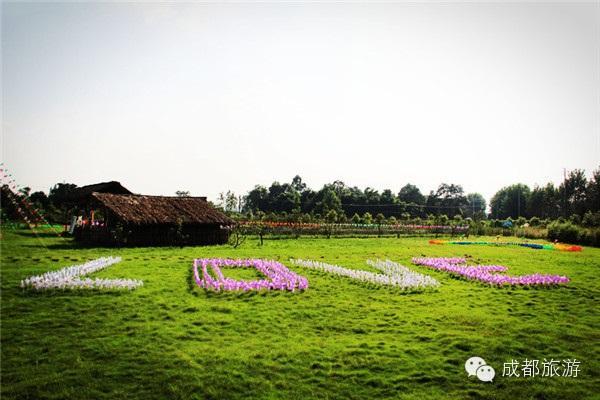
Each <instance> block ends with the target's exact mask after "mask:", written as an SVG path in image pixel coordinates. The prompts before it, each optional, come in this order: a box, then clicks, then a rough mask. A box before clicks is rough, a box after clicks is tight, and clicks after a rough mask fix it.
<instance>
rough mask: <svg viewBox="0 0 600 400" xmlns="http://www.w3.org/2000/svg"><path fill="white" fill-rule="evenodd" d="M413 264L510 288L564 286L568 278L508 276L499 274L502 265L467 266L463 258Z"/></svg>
mask: <svg viewBox="0 0 600 400" xmlns="http://www.w3.org/2000/svg"><path fill="white" fill-rule="evenodd" d="M412 262H413V264H416V265H422V266H425V267H428V268H433V269H437V270H440V271H447V272H450V273H451V274H453V275H457V276H461V277H464V278H466V279H469V280H474V281H479V282H483V283H487V284H490V285H497V286H503V285H510V286H539V285H544V286H550V285H559V284H566V283H568V282H569V278H567V277H566V276H561V275H545V274H532V275H522V276H510V275H503V274H499V273H498V272H506V271H507V270H508V268H507V267H504V266H502V265H475V266H468V265H467V262H466V260H465V259H464V258H432V257H426V258H418V257H415V258H413V259H412Z"/></svg>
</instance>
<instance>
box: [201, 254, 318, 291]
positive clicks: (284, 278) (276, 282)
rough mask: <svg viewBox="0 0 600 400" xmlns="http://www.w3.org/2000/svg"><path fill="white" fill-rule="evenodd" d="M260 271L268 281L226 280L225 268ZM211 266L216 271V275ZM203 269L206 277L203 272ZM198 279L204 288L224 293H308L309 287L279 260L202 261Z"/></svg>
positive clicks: (218, 259) (205, 259) (213, 259)
mask: <svg viewBox="0 0 600 400" xmlns="http://www.w3.org/2000/svg"><path fill="white" fill-rule="evenodd" d="M222 266H223V267H238V268H240V267H241V268H256V269H257V270H258V271H260V272H262V273H263V274H264V275H265V276H266V277H267V278H268V279H259V280H254V281H238V280H235V279H232V278H225V276H224V275H223V272H221V267H222ZM209 267H210V269H211V270H212V272H213V275H214V276H212V275H211V274H210V272H209ZM199 268H200V269H201V270H202V276H200V275H201V274H200V271H199V270H198V269H199ZM193 271H194V280H195V281H196V283H197V284H198V286H200V287H201V288H205V289H213V290H216V291H220V290H228V291H234V290H242V291H248V290H260V289H265V290H289V291H292V292H293V291H295V290H304V289H306V288H308V279H306V278H305V277H303V276H300V275H297V274H296V273H294V272H292V271H290V270H289V269H287V268H286V267H285V266H284V265H283V264H281V263H279V262H277V261H266V260H260V259H250V260H231V259H223V258H198V259H196V260H194V265H193Z"/></svg>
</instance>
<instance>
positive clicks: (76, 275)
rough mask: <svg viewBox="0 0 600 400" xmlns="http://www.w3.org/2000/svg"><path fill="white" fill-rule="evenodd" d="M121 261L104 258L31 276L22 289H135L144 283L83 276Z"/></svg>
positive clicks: (22, 284)
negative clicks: (83, 277)
mask: <svg viewBox="0 0 600 400" xmlns="http://www.w3.org/2000/svg"><path fill="white" fill-rule="evenodd" d="M120 261H121V257H102V258H98V259H96V260H92V261H88V262H86V263H85V264H81V265H72V266H70V267H65V268H62V269H59V270H58V271H49V272H46V273H44V274H42V275H36V276H31V277H29V278H26V279H24V280H22V281H21V287H22V288H32V289H35V290H44V289H129V290H131V289H135V288H137V287H139V286H142V285H143V284H144V282H142V281H140V280H137V279H102V278H95V279H90V278H85V279H82V278H81V277H82V276H83V275H87V274H91V273H93V272H97V271H100V270H101V269H104V268H106V267H108V266H110V265H112V264H116V263H118V262H120Z"/></svg>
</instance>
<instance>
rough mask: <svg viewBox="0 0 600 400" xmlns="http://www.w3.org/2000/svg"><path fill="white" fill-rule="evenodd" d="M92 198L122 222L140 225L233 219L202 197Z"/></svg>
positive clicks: (223, 222) (103, 195)
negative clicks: (179, 220) (180, 220)
mask: <svg viewBox="0 0 600 400" xmlns="http://www.w3.org/2000/svg"><path fill="white" fill-rule="evenodd" d="M92 198H93V199H95V200H96V201H97V202H98V203H100V204H101V205H103V206H105V207H106V208H108V209H109V210H110V211H112V212H113V213H114V214H115V215H116V216H117V217H118V218H119V219H121V220H122V221H123V222H126V223H130V224H139V225H155V224H169V225H170V224H176V223H177V220H178V219H179V218H181V219H182V220H183V223H184V224H219V225H231V224H233V223H234V222H233V220H231V219H230V218H229V217H227V216H226V215H225V214H223V213H222V212H220V211H219V210H217V209H215V208H214V207H212V206H211V205H210V204H209V203H208V202H207V201H206V198H205V197H166V196H143V195H131V194H130V195H123V194H112V193H92Z"/></svg>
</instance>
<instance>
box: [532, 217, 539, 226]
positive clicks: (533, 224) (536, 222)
mask: <svg viewBox="0 0 600 400" xmlns="http://www.w3.org/2000/svg"><path fill="white" fill-rule="evenodd" d="M529 225H531V226H540V225H541V222H540V219H539V218H538V217H532V218H531V219H530V220H529Z"/></svg>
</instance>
